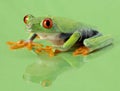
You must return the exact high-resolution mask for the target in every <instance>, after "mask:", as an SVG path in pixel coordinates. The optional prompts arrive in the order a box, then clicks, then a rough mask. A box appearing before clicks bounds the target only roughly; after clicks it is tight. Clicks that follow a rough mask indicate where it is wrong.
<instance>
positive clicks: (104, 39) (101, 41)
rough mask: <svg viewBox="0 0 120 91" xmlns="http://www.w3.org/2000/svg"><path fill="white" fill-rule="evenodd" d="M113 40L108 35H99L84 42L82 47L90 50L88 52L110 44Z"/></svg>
mask: <svg viewBox="0 0 120 91" xmlns="http://www.w3.org/2000/svg"><path fill="white" fill-rule="evenodd" d="M112 42H113V38H112V37H111V36H110V35H101V36H96V37H94V36H93V37H91V38H88V39H85V40H84V42H83V43H84V45H85V46H86V47H88V48H89V49H90V52H92V51H94V50H96V49H100V48H103V47H105V46H108V45H110V44H112Z"/></svg>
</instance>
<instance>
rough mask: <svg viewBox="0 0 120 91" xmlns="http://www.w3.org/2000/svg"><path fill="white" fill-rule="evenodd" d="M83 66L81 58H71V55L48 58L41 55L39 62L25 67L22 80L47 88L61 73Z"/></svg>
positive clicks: (61, 54) (64, 54) (63, 54)
mask: <svg viewBox="0 0 120 91" xmlns="http://www.w3.org/2000/svg"><path fill="white" fill-rule="evenodd" d="M83 64H84V62H83V57H82V56H73V55H72V54H71V53H68V52H67V53H60V54H59V55H57V56H54V57H49V56H48V55H46V54H44V53H41V54H40V55H39V60H38V61H36V62H35V63H33V64H31V65H29V66H27V68H26V70H25V73H24V75H23V78H24V79H25V80H26V81H31V82H35V83H41V84H42V85H43V86H48V85H50V84H51V83H52V81H53V80H55V79H56V78H57V76H59V75H60V74H61V73H63V72H65V71H67V70H69V69H73V68H77V67H80V66H82V65H83Z"/></svg>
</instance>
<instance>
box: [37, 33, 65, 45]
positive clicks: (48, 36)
mask: <svg viewBox="0 0 120 91" xmlns="http://www.w3.org/2000/svg"><path fill="white" fill-rule="evenodd" d="M37 35H38V36H39V37H40V39H44V40H48V41H51V42H52V43H53V44H55V45H63V43H64V40H63V39H61V38H60V37H59V36H60V33H37Z"/></svg>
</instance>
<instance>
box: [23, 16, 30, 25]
mask: <svg viewBox="0 0 120 91" xmlns="http://www.w3.org/2000/svg"><path fill="white" fill-rule="evenodd" d="M28 20H29V17H28V15H26V16H25V17H24V19H23V21H24V23H25V24H27V22H28Z"/></svg>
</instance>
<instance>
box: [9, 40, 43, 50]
mask: <svg viewBox="0 0 120 91" xmlns="http://www.w3.org/2000/svg"><path fill="white" fill-rule="evenodd" d="M7 44H8V45H10V49H20V48H25V47H26V48H27V49H29V50H31V49H32V48H33V46H37V47H42V44H37V43H34V42H26V41H24V40H20V41H18V42H13V41H8V42H7Z"/></svg>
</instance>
